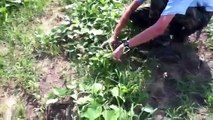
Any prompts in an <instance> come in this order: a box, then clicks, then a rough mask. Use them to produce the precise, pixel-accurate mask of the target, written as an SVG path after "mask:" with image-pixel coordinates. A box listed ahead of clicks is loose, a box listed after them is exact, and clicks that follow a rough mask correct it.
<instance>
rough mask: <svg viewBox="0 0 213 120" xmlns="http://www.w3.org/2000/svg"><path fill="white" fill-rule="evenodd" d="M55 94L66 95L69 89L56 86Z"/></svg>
mask: <svg viewBox="0 0 213 120" xmlns="http://www.w3.org/2000/svg"><path fill="white" fill-rule="evenodd" d="M52 92H53V94H54V95H56V96H58V97H62V96H66V95H67V93H68V90H67V89H66V88H54V89H53V90H52Z"/></svg>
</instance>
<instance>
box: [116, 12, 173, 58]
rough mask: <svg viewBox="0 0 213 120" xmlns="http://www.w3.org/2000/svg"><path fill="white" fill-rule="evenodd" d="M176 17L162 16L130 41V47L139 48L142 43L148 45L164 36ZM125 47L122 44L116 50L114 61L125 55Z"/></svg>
mask: <svg viewBox="0 0 213 120" xmlns="http://www.w3.org/2000/svg"><path fill="white" fill-rule="evenodd" d="M174 16H175V15H166V16H161V17H160V18H159V20H158V21H157V22H156V23H155V24H154V25H152V26H151V27H149V28H147V29H146V30H145V31H143V32H141V33H140V34H138V35H136V36H135V37H133V38H132V39H130V40H129V41H128V43H129V47H135V46H138V45H140V44H142V43H146V42H148V41H150V40H152V39H153V38H156V37H158V36H159V35H162V34H163V33H164V31H165V30H166V29H167V27H168V26H169V23H170V22H171V21H172V19H173V18H174ZM124 47H125V46H124V44H121V45H120V46H119V47H118V48H116V50H115V51H114V52H113V57H114V59H116V60H120V57H121V55H122V54H123V50H124Z"/></svg>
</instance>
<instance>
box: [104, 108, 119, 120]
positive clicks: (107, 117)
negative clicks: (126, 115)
mask: <svg viewBox="0 0 213 120" xmlns="http://www.w3.org/2000/svg"><path fill="white" fill-rule="evenodd" d="M102 115H103V117H104V120H117V119H118V117H119V115H118V113H117V112H115V111H114V110H105V111H104V112H103V113H102Z"/></svg>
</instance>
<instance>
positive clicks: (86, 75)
mask: <svg viewBox="0 0 213 120" xmlns="http://www.w3.org/2000/svg"><path fill="white" fill-rule="evenodd" d="M126 3H128V1H127V0H123V1H122V3H119V2H116V1H114V2H112V1H110V0H105V1H104V0H101V1H98V2H94V1H92V0H86V1H84V2H79V1H77V0H64V4H66V5H70V7H69V8H67V9H65V12H66V14H67V15H68V16H69V17H70V18H71V20H72V21H71V22H72V25H70V26H65V25H64V26H60V27H58V28H56V29H54V30H53V31H52V32H51V33H50V34H49V35H45V34H43V32H42V30H39V28H38V27H37V26H36V23H35V22H34V20H35V18H39V17H40V15H42V13H43V12H44V8H45V6H46V5H48V4H50V1H43V0H37V1H34V2H33V1H30V2H27V3H25V4H24V5H22V6H19V7H18V8H16V9H15V10H11V11H10V12H9V13H8V17H7V20H6V21H4V22H2V23H1V24H0V30H1V32H0V42H1V44H0V46H4V48H5V49H3V51H1V52H0V82H1V84H3V85H7V84H10V82H11V81H15V83H16V84H17V85H19V86H21V87H22V88H23V89H25V90H26V91H27V92H28V93H30V94H33V95H34V96H36V97H37V98H38V99H39V100H40V94H39V85H38V84H39V75H38V72H37V69H36V68H35V66H36V62H37V59H36V58H37V57H39V56H41V55H43V54H46V55H49V56H53V57H54V56H58V55H60V54H66V57H67V58H68V60H70V62H72V66H73V67H76V70H77V72H78V79H79V80H78V81H72V80H70V79H67V84H68V85H67V87H68V88H55V89H53V92H52V93H50V94H49V96H48V98H47V101H48V100H52V99H55V98H61V97H65V96H72V98H73V99H74V102H75V105H76V106H77V107H78V110H77V113H78V114H77V116H75V117H79V118H80V119H89V120H92V119H106V120H116V119H120V120H123V119H132V118H138V119H145V118H146V119H150V118H151V117H152V114H153V112H154V111H155V110H154V109H152V108H151V107H149V106H148V105H146V104H145V103H146V100H147V98H148V94H147V91H146V89H147V84H148V82H147V80H148V79H150V71H151V69H150V66H152V65H153V64H154V63H153V61H152V60H151V59H150V60H149V59H148V60H143V59H139V58H133V57H128V56H127V59H128V60H126V61H124V64H120V63H117V62H115V61H113V60H112V56H111V52H112V51H111V50H110V49H106V50H103V49H102V48H100V44H101V43H102V42H103V41H105V40H106V39H107V38H109V37H110V35H111V32H112V30H113V29H114V26H115V24H116V20H117V19H118V18H119V16H120V14H121V12H122V10H123V7H124V6H125V4H126ZM79 6H81V7H79ZM35 11H36V12H35ZM211 24H212V23H211ZM211 26H212V25H210V27H209V30H210V33H211V35H213V31H212V27H211ZM129 33H130V29H129V28H127V29H126V30H125V31H124V32H123V35H122V37H121V38H120V39H127V36H131V35H130V34H129ZM210 46H213V43H212V42H211V41H210ZM130 52H132V53H133V52H134V51H130ZM132 61H137V63H139V64H138V65H139V66H137V68H133V67H132V65H131V63H132ZM141 61H143V62H141ZM150 61H151V62H150ZM182 87H183V88H184V86H182ZM184 90H186V91H187V89H186V88H184ZM184 90H183V92H184ZM184 101H185V104H184V105H182V106H180V107H179V108H176V109H170V110H168V111H166V114H167V116H168V117H169V118H172V119H176V120H178V119H192V115H193V114H194V113H196V108H193V107H192V104H191V103H189V102H188V101H187V98H186V99H185V100H184ZM207 101H208V103H209V105H208V107H209V108H212V104H213V99H212V93H211V92H210V93H209V95H208V100H207ZM43 104H45V102H44V103H43ZM140 105H142V106H143V108H139V109H142V110H141V111H140V112H136V111H135V110H134V109H135V108H136V106H140ZM18 108H19V109H18V111H19V113H18V114H19V115H18V116H21V118H22V119H24V117H25V116H24V115H23V112H24V108H23V105H22V104H20V106H18Z"/></svg>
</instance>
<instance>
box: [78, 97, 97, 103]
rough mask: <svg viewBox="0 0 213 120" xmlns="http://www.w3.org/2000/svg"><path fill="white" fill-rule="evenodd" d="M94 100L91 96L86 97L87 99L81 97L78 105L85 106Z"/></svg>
mask: <svg viewBox="0 0 213 120" xmlns="http://www.w3.org/2000/svg"><path fill="white" fill-rule="evenodd" d="M92 100H93V99H92V98H91V97H90V96H85V97H81V98H79V99H78V100H77V101H76V103H77V104H79V105H83V104H86V103H88V102H90V101H92Z"/></svg>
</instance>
